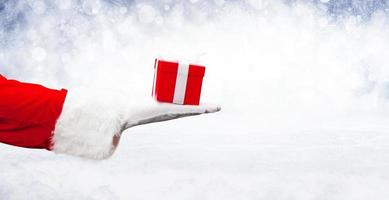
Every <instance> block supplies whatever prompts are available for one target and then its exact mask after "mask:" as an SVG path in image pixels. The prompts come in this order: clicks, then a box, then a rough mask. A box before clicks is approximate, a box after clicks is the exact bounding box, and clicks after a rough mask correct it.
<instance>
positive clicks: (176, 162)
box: [0, 0, 389, 200]
mask: <svg viewBox="0 0 389 200" xmlns="http://www.w3.org/2000/svg"><path fill="white" fill-rule="evenodd" d="M29 2H30V1H29ZM40 2H43V3H44V4H41V5H45V7H44V9H41V10H44V11H43V12H38V13H39V14H38V13H36V12H35V11H34V10H32V12H30V10H31V7H30V4H29V3H28V2H27V3H26V2H25V1H7V2H6V3H5V7H4V9H2V10H0V17H2V18H1V19H3V20H2V21H0V39H1V40H0V55H1V56H0V73H1V74H5V75H7V76H9V77H10V78H16V79H20V80H23V81H31V82H38V83H42V84H45V85H47V86H49V87H57V88H58V87H66V88H69V89H72V88H74V87H78V86H87V87H88V86H89V87H94V88H99V87H108V88H115V89H117V90H122V91H131V92H132V93H133V95H134V99H142V98H148V97H149V95H150V92H151V86H152V80H153V62H154V58H155V57H162V58H166V59H174V60H175V59H182V60H186V61H189V62H194V63H199V64H205V65H207V67H208V68H207V72H206V76H205V79H204V90H203V96H202V97H203V98H202V100H203V101H204V102H217V103H220V104H221V105H222V111H221V112H219V113H216V114H210V115H204V116H197V117H191V118H184V119H179V120H175V121H169V122H164V123H157V124H152V125H147V126H139V127H135V128H132V129H130V130H128V131H126V132H125V133H124V135H123V136H122V139H121V142H120V145H119V148H118V149H117V151H116V153H115V154H114V155H113V156H112V157H111V158H110V159H107V160H102V161H94V160H86V159H82V158H77V157H71V156H67V155H59V154H58V155H56V154H53V153H52V152H48V151H45V150H33V149H23V148H17V147H12V146H8V145H4V144H0V158H1V159H0V166H1V170H0V199H54V198H55V199H148V200H149V199H342V200H343V199H386V198H387V196H388V195H389V192H388V190H387V185H388V184H389V173H388V170H387V169H388V167H389V157H388V156H387V155H388V153H389V147H388V145H387V144H388V143H389V135H388V134H387V133H388V130H389V125H388V123H387V119H388V113H389V110H388V98H389V93H388V89H389V88H388V87H389V85H388V77H389V68H388V66H387V63H388V59H387V55H386V54H387V52H388V50H389V49H388V46H389V37H388V35H389V27H388V25H387V24H388V22H387V20H388V17H387V14H385V13H384V12H381V11H379V10H378V11H376V8H372V10H373V11H370V10H369V11H366V13H370V12H372V13H373V14H372V15H371V18H370V19H368V20H365V18H363V19H360V18H358V17H357V16H356V15H349V16H345V17H343V18H341V19H338V18H333V14H334V13H328V12H331V9H330V8H333V7H331V6H334V5H335V4H334V3H333V2H335V1H328V2H327V3H325V5H328V6H329V7H328V10H326V9H322V7H320V6H316V5H317V4H313V3H306V2H305V3H304V2H296V3H289V4H286V3H283V2H281V1H266V0H261V1H252V0H247V1H241V2H235V1H234V2H232V1H213V0H212V1H185V2H184V1H173V0H172V1H167V0H165V1H163V3H161V4H158V3H151V2H152V1H144V2H142V1H135V3H133V4H132V3H128V1H112V2H114V3H112V4H110V3H109V2H108V1H98V0H94V1H88V2H85V3H80V4H78V3H77V2H76V1H66V3H64V2H61V1H55V2H51V3H49V1H40ZM217 2H224V3H223V4H218V3H217ZM322 2H323V1H322ZM0 4H1V3H0ZM139 5H140V6H139ZM38 6H39V3H38ZM321 6H322V5H321ZM363 6H365V4H363V3H361V4H360V7H363ZM344 7H346V8H347V6H344ZM360 7H358V8H360ZM0 8H2V6H1V5H0ZM383 9H384V8H383ZM38 10H39V9H38ZM361 10H363V9H361ZM124 11H125V12H124ZM18 13H19V14H18ZM20 13H21V14H20ZM336 13H337V12H336ZM336 13H335V14H336ZM23 16H24V18H22V19H20V18H21V17H23ZM361 20H365V21H361ZM31 33H34V35H33V36H31V35H30V34H31ZM150 98H151V97H150ZM131 100H132V99H131ZM112 103H113V104H114V103H115V102H112Z"/></svg>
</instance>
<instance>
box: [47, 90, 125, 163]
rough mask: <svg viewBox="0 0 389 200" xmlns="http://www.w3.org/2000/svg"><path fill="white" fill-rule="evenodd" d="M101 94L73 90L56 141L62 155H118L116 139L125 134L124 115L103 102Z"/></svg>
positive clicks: (53, 147) (63, 113)
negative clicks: (122, 123) (122, 133)
mask: <svg viewBox="0 0 389 200" xmlns="http://www.w3.org/2000/svg"><path fill="white" fill-rule="evenodd" d="M99 96H100V95H99V94H91V93H89V91H85V92H81V91H78V92H75V91H69V92H68V95H67V97H66V100H65V104H64V107H63V110H62V114H61V116H60V117H59V119H58V121H57V124H56V128H55V131H54V135H53V138H52V143H53V145H52V150H53V151H54V152H58V153H64V154H70V155H75V156H81V157H87V158H92V159H103V158H107V157H109V156H110V155H112V153H113V152H114V150H115V148H114V146H113V144H112V142H113V141H112V140H113V137H114V136H115V135H119V134H120V131H121V119H120V114H119V113H120V112H119V111H118V110H116V109H109V108H110V106H109V105H108V104H107V103H106V102H103V101H99V100H98V99H99Z"/></svg>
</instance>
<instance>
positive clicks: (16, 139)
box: [0, 75, 67, 149]
mask: <svg viewBox="0 0 389 200" xmlns="http://www.w3.org/2000/svg"><path fill="white" fill-rule="evenodd" d="M66 93H67V90H65V89H62V90H54V89H49V88H46V87H43V86H41V85H37V84H31V83H22V82H19V81H16V80H7V79H5V78H4V77H2V76H1V75H0V142H2V143H6V144H11V145H15V146H20V147H29V148H46V149H50V146H51V141H50V140H51V136H52V132H53V131H54V128H55V124H56V121H57V119H58V118H59V116H60V114H61V112H62V107H63V104H64V101H65V98H66Z"/></svg>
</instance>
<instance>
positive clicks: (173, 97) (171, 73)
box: [152, 59, 205, 105]
mask: <svg viewBox="0 0 389 200" xmlns="http://www.w3.org/2000/svg"><path fill="white" fill-rule="evenodd" d="M154 71H155V72H154V84H153V94H152V95H153V96H154V98H155V99H156V100H157V101H161V102H169V103H175V104H184V105H199V103H200V94H201V86H202V83H203V77H204V73H205V67H204V66H200V65H193V64H184V63H179V62H171V61H165V60H159V59H155V63H154Z"/></svg>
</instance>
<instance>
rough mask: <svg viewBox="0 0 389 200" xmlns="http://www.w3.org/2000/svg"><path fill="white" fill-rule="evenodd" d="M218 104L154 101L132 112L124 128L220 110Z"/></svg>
mask: <svg viewBox="0 0 389 200" xmlns="http://www.w3.org/2000/svg"><path fill="white" fill-rule="evenodd" d="M220 110H221V107H220V106H218V105H210V104H208V105H200V106H190V105H176V104H168V103H155V104H154V105H153V106H150V107H148V108H144V109H142V110H141V111H140V112H137V113H134V114H133V115H132V117H131V119H129V120H128V122H127V124H126V125H125V128H126V129H127V128H130V127H133V126H137V125H142V124H148V123H154V122H161V121H167V120H172V119H178V118H182V117H188V116H194V115H200V114H205V113H214V112H217V111H220Z"/></svg>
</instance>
